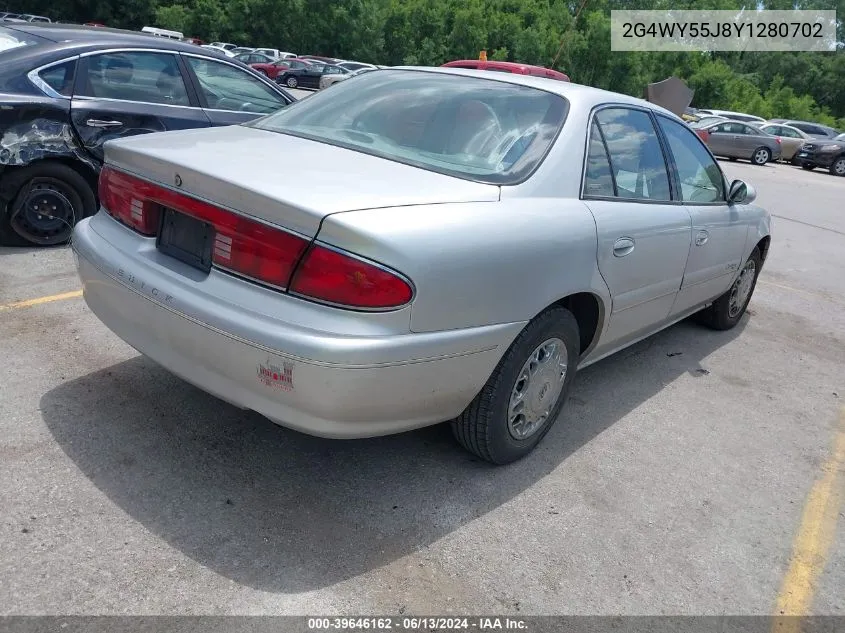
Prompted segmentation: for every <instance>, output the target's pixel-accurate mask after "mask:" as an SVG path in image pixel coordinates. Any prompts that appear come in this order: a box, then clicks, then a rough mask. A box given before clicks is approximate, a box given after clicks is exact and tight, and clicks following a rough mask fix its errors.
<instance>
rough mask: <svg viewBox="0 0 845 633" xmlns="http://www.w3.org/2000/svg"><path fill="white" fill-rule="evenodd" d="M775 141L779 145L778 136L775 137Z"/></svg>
mask: <svg viewBox="0 0 845 633" xmlns="http://www.w3.org/2000/svg"><path fill="white" fill-rule="evenodd" d="M775 141H777V144H778V145H780V137H779V136H776V137H775Z"/></svg>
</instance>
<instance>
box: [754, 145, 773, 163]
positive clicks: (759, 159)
mask: <svg viewBox="0 0 845 633" xmlns="http://www.w3.org/2000/svg"><path fill="white" fill-rule="evenodd" d="M764 157H765V158H764ZM770 160H772V150H770V149H769V148H768V147H758V148H757V149H755V150H754V152H753V153H752V154H751V162H752V163H754V164H755V165H759V166H763V165H765V164H766V163H768V162H769V161H770Z"/></svg>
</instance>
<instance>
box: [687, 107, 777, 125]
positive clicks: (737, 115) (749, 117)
mask: <svg viewBox="0 0 845 633" xmlns="http://www.w3.org/2000/svg"><path fill="white" fill-rule="evenodd" d="M696 114H697V115H699V116H700V115H703V114H710V115H713V116H720V117H724V118H725V119H731V120H732V121H742V122H743V123H750V124H751V125H760V124H762V123H766V119H764V118H763V117H759V116H755V115H753V114H745V113H744V112H731V111H730V110H710V109H707V110H698V111H696Z"/></svg>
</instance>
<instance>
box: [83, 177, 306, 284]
mask: <svg viewBox="0 0 845 633" xmlns="http://www.w3.org/2000/svg"><path fill="white" fill-rule="evenodd" d="M99 189H100V200H101V202H102V205H103V207H104V208H105V209H106V211H108V213H109V214H110V215H112V216H114V217H115V218H117V219H118V220H120V221H121V222H123V223H124V224H127V225H128V226H130V227H131V228H133V229H135V230H136V231H138V232H139V233H141V234H143V235H148V236H153V235H155V234H156V233H157V232H158V224H159V217H160V214H161V207H162V206H164V207H168V208H170V209H174V210H176V211H179V212H181V213H184V214H186V215H190V216H192V217H195V218H198V219H200V220H203V221H204V222H208V223H209V224H211V225H212V226H213V227H214V233H215V236H214V250H213V251H212V261H213V262H214V263H215V264H217V265H218V266H222V267H224V268H227V269H228V270H231V271H232V272H235V273H238V274H240V275H245V276H247V277H251V278H253V279H255V280H257V281H260V282H263V283H266V284H270V285H272V286H280V287H285V286H286V285H287V283H288V280H289V279H290V274H291V272H292V271H293V267H294V264H296V262H297V261H298V260H299V258H300V256H301V255H302V253H303V252H304V251H305V248H306V247H307V246H308V240H306V239H304V238H302V237H299V236H296V235H293V234H291V233H288V232H286V231H282V230H280V229H276V228H273V227H271V226H268V225H266V224H263V223H261V222H258V221H256V220H252V219H249V218H246V217H243V216H241V215H237V214H235V213H232V212H231V211H227V210H226V209H221V208H220V207H217V206H215V205H213V204H209V203H208V202H204V201H202V200H197V199H196V198H191V197H189V196H186V195H185V194H182V193H179V192H178V191H173V190H171V189H165V188H164V187H161V186H159V185H156V184H154V183H151V182H147V181H146V180H141V179H140V178H136V177H134V176H130V175H128V174H125V173H123V172H119V171H116V170H115V169H112V168H111V167H104V168H103V170H102V172H101V173H100V187H99Z"/></svg>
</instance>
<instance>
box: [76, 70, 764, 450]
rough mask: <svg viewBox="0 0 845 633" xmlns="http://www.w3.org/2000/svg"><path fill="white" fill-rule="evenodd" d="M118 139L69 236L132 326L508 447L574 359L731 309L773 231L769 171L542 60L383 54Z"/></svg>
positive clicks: (207, 379)
mask: <svg viewBox="0 0 845 633" xmlns="http://www.w3.org/2000/svg"><path fill="white" fill-rule="evenodd" d="M105 157H106V160H105V162H106V166H105V168H104V169H103V172H102V175H101V178H100V199H101V201H102V208H101V210H100V212H99V213H98V214H96V215H95V216H94V217H92V218H89V219H86V220H83V221H82V222H80V223H79V224H78V225H77V227H76V229H75V234H74V239H73V248H74V250H75V253H76V255H77V265H78V269H79V275H80V277H81V279H82V282H83V287H84V295H85V300H86V302H87V303H88V305H89V306H90V308H91V310H93V312H94V313H95V314H96V315H97V316H98V317H99V318H100V320H102V321H103V322H104V323H105V324H106V325H107V326H108V327H109V328H110V329H111V330H112V331H114V332H115V333H116V334H117V335H118V336H120V337H121V338H123V339H124V340H125V341H126V342H128V343H129V344H130V345H132V346H133V347H135V348H136V349H138V350H140V351H141V352H142V353H144V354H146V355H148V356H149V357H151V358H152V359H154V360H155V361H157V362H158V363H160V364H161V365H163V366H164V367H166V368H167V369H169V370H170V371H172V372H173V373H175V374H177V375H179V376H181V377H182V378H184V379H185V380H186V381H188V382H190V383H193V384H194V385H197V386H199V387H200V388H201V389H204V390H205V391H207V392H209V393H211V394H214V395H216V396H218V397H220V398H222V399H223V400H226V401H228V402H231V403H233V404H234V405H236V406H238V407H242V408H246V409H252V410H254V411H257V412H259V413H261V414H263V415H265V416H267V417H268V418H270V419H271V420H273V421H275V422H277V423H278V424H281V425H284V426H288V427H291V428H294V429H299V430H301V431H304V432H306V433H311V434H315V435H321V436H326V437H335V438H354V437H367V436H376V435H382V434H388V433H396V432H400V431H406V430H409V429H414V428H418V427H422V426H426V425H430V424H435V423H439V422H443V421H449V420H451V421H452V422H451V424H452V428H453V431H454V435H455V437H456V439H457V440H458V441H459V442H460V443H461V444H462V445H463V446H464V447H465V448H466V449H468V450H469V451H471V452H473V453H474V454H476V455H478V456H479V457H481V458H483V459H485V460H488V461H490V462H493V463H497V464H503V463H507V462H511V461H514V460H516V459H519V458H521V457H523V456H524V455H526V454H528V453H529V452H530V451H531V450H532V449H533V448H534V447H535V446H536V445H537V443H538V442H539V441H540V440H541V439H542V438H543V436H544V435H545V434H546V433H547V432H548V431H549V429H550V428H551V427H552V425H553V423H554V422H555V420H556V419H557V417H558V414H559V413H560V411H561V408H562V407H563V405H564V402H565V400H566V396H567V393H568V392H569V389H570V386H571V385H572V381H573V378H574V376H575V373H576V370H577V369H579V368H581V367H584V366H586V365H589V364H591V363H594V362H596V361H598V360H599V359H602V358H604V357H606V356H608V355H610V354H613V353H614V352H616V351H618V350H620V349H622V348H625V347H627V346H629V345H631V344H632V343H634V342H635V341H638V340H640V339H643V338H645V337H647V336H649V335H650V334H653V333H654V332H657V331H658V330H660V329H662V328H665V327H667V326H668V325H670V324H672V323H675V322H677V321H679V320H681V319H683V318H685V317H687V316H689V315H692V314H697V318H698V319H699V320H701V321H702V322H704V323H706V324H708V325H710V326H711V327H714V328H717V329H728V328H731V327H733V326H734V325H736V324H737V323H738V322H739V320H740V318H741V317H742V315H743V313H744V312H745V309H746V306H747V305H748V302H749V300H750V298H751V295H752V292H753V290H754V287H755V283H756V280H757V276H758V275H759V273H760V270H761V267H762V265H763V262H764V261H765V258H766V255H767V252H768V250H769V240H770V218H769V215H768V214H767V213H766V212H765V211H764V210H762V209H760V208H758V207H756V206H754V205H753V204H752V202H753V200H754V197H755V192H754V190H753V188H752V187H751V186H750V185H747V184H745V183H743V182H741V181H734V182H732V183H731V182H729V181H728V180H727V179H726V178H725V176H724V174H723V173H722V171H721V169H720V167H719V165H718V163H717V162H716V161H715V160H714V158H713V156H712V155H711V153H710V152H709V151H708V150H707V148H706V147H705V146H704V144H702V142H701V141H700V139H699V138H698V137H697V136H696V135H695V134H694V133H693V132H692V131H691V130H690V129H689V128H688V127H687V126H686V125H685V124H684V123H683V121H682V120H681V119H679V118H678V117H676V116H675V115H673V114H670V113H669V112H667V111H664V110H662V109H660V108H659V107H657V106H655V105H653V104H649V103H647V102H644V101H642V100H639V99H635V98H632V97H628V96H624V95H621V94H614V93H610V92H604V91H601V90H596V89H593V88H588V87H585V86H579V85H576V84H571V83H565V82H558V81H549V80H547V79H543V78H538V77H530V76H523V75H504V74H502V75H499V74H497V73H489V72H486V71H475V70H458V69H442V68H436V69H432V68H428V69H422V68H416V69H415V68H403V69H387V70H381V71H379V72H372V73H366V74H364V75H362V76H360V77H357V78H356V79H355V81H348V82H342V83H341V84H339V85H338V86H336V87H335V88H333V89H332V90H330V91H327V92H324V93H317V94H315V95H313V96H311V97H309V98H308V99H304V100H302V101H299V102H296V103H295V104H293V105H291V106H288V107H286V108H284V109H282V110H280V111H278V112H277V113H275V114H272V115H269V116H267V117H265V118H262V119H260V120H258V121H257V122H253V123H250V124H245V125H241V126H232V127H225V128H217V129H198V130H189V131H176V132H167V133H163V134H150V135H145V136H142V137H134V138H130V139H122V140H119V141H114V142H111V143H109V144H107V145H106V151H105ZM162 397H166V396H165V395H164V394H163V395H162ZM608 397H613V396H612V394H608Z"/></svg>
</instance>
